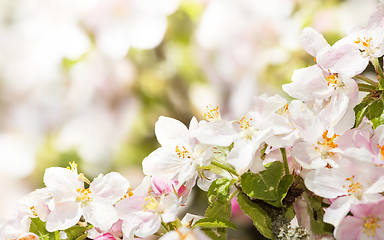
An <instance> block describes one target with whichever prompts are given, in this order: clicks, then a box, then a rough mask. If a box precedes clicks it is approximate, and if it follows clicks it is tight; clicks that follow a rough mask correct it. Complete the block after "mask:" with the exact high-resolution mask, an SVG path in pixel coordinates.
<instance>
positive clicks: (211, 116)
mask: <svg viewBox="0 0 384 240" xmlns="http://www.w3.org/2000/svg"><path fill="white" fill-rule="evenodd" d="M203 115H204V118H205V120H206V121H214V120H221V115H220V112H219V107H218V106H217V107H216V108H213V107H212V106H211V105H209V106H207V113H203Z"/></svg>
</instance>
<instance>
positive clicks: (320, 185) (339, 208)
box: [304, 157, 384, 227]
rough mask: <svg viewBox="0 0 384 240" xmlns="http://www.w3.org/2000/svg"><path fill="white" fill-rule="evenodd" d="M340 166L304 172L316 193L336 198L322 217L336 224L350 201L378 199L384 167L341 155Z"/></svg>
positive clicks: (306, 181)
mask: <svg viewBox="0 0 384 240" xmlns="http://www.w3.org/2000/svg"><path fill="white" fill-rule="evenodd" d="M338 165H339V168H332V169H328V168H321V169H316V170H313V171H311V172H309V173H308V174H307V175H306V176H305V179H304V181H305V185H306V186H307V188H308V189H309V190H310V191H312V192H314V193H315V194H316V195H318V196H320V197H325V198H337V199H335V200H334V201H332V204H331V206H330V207H328V208H327V209H326V212H325V215H324V221H325V222H328V223H331V224H333V225H334V226H335V227H337V226H338V224H339V223H340V221H341V220H342V219H343V218H344V217H345V216H346V215H347V213H348V212H349V210H350V207H351V205H352V204H357V203H361V202H363V201H367V202H368V201H371V202H372V201H376V200H378V199H381V198H382V196H381V194H379V193H381V192H383V191H384V168H382V167H378V166H375V165H374V164H372V163H369V162H366V161H360V160H358V159H354V158H352V157H348V158H347V157H343V158H342V159H340V160H339V162H338Z"/></svg>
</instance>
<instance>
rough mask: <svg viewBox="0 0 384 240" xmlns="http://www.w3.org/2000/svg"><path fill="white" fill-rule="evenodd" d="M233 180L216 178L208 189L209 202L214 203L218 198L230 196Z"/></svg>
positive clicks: (223, 198)
mask: <svg viewBox="0 0 384 240" xmlns="http://www.w3.org/2000/svg"><path fill="white" fill-rule="evenodd" d="M230 186H231V181H230V180H228V179H226V178H219V179H217V180H215V181H214V182H213V183H212V184H211V186H210V187H209V189H208V202H209V203H213V202H214V201H216V200H217V199H219V200H225V199H226V198H228V196H229V187H230Z"/></svg>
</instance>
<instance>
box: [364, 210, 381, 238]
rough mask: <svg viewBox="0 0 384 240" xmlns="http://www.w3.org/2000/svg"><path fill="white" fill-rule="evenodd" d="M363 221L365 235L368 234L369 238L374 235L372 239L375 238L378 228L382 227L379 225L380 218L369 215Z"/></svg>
mask: <svg viewBox="0 0 384 240" xmlns="http://www.w3.org/2000/svg"><path fill="white" fill-rule="evenodd" d="M363 221H364V224H363V227H364V229H363V232H364V233H365V234H367V236H368V237H369V236H370V235H372V237H374V236H375V231H376V228H380V225H379V224H378V223H377V222H378V221H380V218H378V217H373V216H372V215H369V216H368V217H364V218H363Z"/></svg>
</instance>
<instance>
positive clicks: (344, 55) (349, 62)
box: [317, 44, 369, 77]
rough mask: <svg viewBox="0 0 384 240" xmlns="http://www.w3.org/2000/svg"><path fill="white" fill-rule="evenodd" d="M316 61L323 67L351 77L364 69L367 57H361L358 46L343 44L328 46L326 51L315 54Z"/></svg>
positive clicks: (367, 60)
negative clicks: (335, 46)
mask: <svg viewBox="0 0 384 240" xmlns="http://www.w3.org/2000/svg"><path fill="white" fill-rule="evenodd" d="M317 62H318V64H319V65H320V66H322V67H323V68H324V69H329V70H332V71H335V72H337V73H339V74H343V75H345V76H347V77H353V76H355V75H357V74H360V73H362V72H363V71H364V69H365V68H366V67H367V65H368V62H369V58H367V57H363V56H362V54H361V52H360V50H359V49H358V48H356V47H354V46H352V45H351V44H345V45H342V46H340V47H339V48H330V49H327V51H326V52H321V54H319V55H318V56H317Z"/></svg>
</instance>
